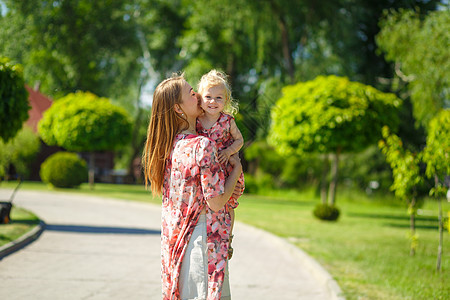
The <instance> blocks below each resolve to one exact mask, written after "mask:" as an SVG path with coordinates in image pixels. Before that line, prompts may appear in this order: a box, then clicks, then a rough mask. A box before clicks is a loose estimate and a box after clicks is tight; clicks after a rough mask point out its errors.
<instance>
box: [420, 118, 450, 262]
mask: <svg viewBox="0 0 450 300" xmlns="http://www.w3.org/2000/svg"><path fill="white" fill-rule="evenodd" d="M423 161H424V162H425V163H426V164H427V169H426V175H427V176H428V177H429V178H434V182H435V185H434V187H433V188H432V189H431V190H430V196H434V197H435V198H436V199H438V203H439V246H438V256H437V263H436V269H437V270H438V271H440V270H441V260H442V245H443V231H444V230H443V221H442V203H441V202H442V198H444V197H445V195H446V192H447V190H448V187H447V186H445V176H448V175H449V174H450V110H448V109H446V110H441V111H440V112H439V114H438V115H437V116H436V117H434V118H433V119H432V120H431V121H430V125H429V126H428V137H427V146H426V147H425V149H424V150H423Z"/></svg>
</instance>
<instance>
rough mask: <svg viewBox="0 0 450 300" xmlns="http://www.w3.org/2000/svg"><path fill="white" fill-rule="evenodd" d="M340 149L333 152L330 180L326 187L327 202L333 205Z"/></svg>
mask: <svg viewBox="0 0 450 300" xmlns="http://www.w3.org/2000/svg"><path fill="white" fill-rule="evenodd" d="M340 152H341V149H340V148H338V149H337V150H336V153H335V154H333V164H332V165H331V182H330V187H329V189H328V204H329V205H334V204H335V202H336V188H337V180H338V164H339V154H340Z"/></svg>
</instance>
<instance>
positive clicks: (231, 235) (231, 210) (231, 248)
mask: <svg viewBox="0 0 450 300" xmlns="http://www.w3.org/2000/svg"><path fill="white" fill-rule="evenodd" d="M228 211H229V213H230V218H231V229H230V242H229V244H228V259H231V257H232V256H233V247H231V243H232V242H233V227H234V209H233V208H230V209H229V210H228Z"/></svg>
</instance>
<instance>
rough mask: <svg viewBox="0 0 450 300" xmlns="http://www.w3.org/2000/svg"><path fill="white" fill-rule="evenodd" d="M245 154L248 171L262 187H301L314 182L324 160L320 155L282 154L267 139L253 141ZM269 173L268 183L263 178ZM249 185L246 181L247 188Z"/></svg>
mask: <svg viewBox="0 0 450 300" xmlns="http://www.w3.org/2000/svg"><path fill="white" fill-rule="evenodd" d="M244 155H245V159H246V161H247V162H248V164H249V166H248V168H247V169H248V171H249V172H253V173H254V175H255V178H254V179H255V180H254V182H255V183H257V185H260V186H261V187H262V188H264V186H266V187H269V186H274V187H277V188H286V187H289V188H296V189H299V188H302V187H304V186H306V185H308V184H311V183H313V181H314V179H315V178H317V177H318V176H320V174H321V171H322V160H321V159H320V157H318V155H316V154H305V155H303V156H296V155H289V156H281V155H280V154H279V153H278V152H277V151H276V150H275V148H274V147H273V146H270V145H269V144H268V143H267V141H256V142H253V143H252V144H251V145H250V146H248V147H247V148H246V149H245V152H244ZM263 174H264V175H263ZM269 175H270V177H271V179H270V182H271V183H270V184H269V185H268V184H267V182H266V181H267V180H263V178H264V177H266V176H269ZM246 182H247V177H246ZM247 186H248V185H247V183H246V190H247ZM255 192H256V191H255Z"/></svg>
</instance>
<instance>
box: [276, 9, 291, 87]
mask: <svg viewBox="0 0 450 300" xmlns="http://www.w3.org/2000/svg"><path fill="white" fill-rule="evenodd" d="M270 6H271V9H272V12H273V15H274V16H276V18H277V19H278V27H279V28H280V33H281V49H282V52H283V58H284V65H285V68H286V70H287V72H288V74H289V78H290V80H291V83H294V82H295V72H294V63H293V60H292V55H291V51H290V48H289V32H288V26H287V24H286V20H285V19H284V17H283V13H282V11H281V9H280V7H279V5H278V4H277V3H276V1H270Z"/></svg>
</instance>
